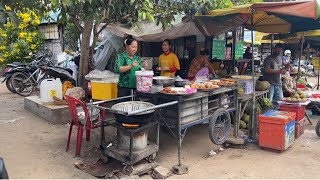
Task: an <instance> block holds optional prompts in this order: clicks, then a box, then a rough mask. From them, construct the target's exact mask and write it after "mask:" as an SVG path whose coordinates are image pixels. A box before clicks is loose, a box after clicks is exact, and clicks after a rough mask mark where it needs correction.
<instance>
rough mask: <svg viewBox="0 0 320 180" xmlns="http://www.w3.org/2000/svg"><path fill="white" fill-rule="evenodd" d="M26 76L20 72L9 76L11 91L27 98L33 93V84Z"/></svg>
mask: <svg viewBox="0 0 320 180" xmlns="http://www.w3.org/2000/svg"><path fill="white" fill-rule="evenodd" d="M27 79H28V75H27V74H25V73H22V72H17V73H14V74H13V75H12V76H11V84H12V87H13V89H14V90H15V91H16V93H17V94H19V95H20V96H29V95H30V94H32V92H33V83H32V81H31V79H28V80H27Z"/></svg>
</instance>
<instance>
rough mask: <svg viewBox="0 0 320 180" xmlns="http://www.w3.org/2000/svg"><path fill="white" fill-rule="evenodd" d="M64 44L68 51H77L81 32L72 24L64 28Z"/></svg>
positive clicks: (69, 23)
mask: <svg viewBox="0 0 320 180" xmlns="http://www.w3.org/2000/svg"><path fill="white" fill-rule="evenodd" d="M63 34H64V43H65V47H66V48H67V49H70V50H72V51H77V46H78V40H79V37H80V32H79V30H78V29H77V28H76V26H75V25H74V24H73V23H72V22H68V23H67V24H66V25H65V26H64V33H63Z"/></svg>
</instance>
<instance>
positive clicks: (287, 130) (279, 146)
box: [259, 110, 296, 151]
mask: <svg viewBox="0 0 320 180" xmlns="http://www.w3.org/2000/svg"><path fill="white" fill-rule="evenodd" d="M295 117H296V115H295V113H293V112H283V111H275V110H270V111H268V112H266V113H264V114H262V115H259V146H260V147H264V148H269V149H274V150H279V151H285V150H286V149H288V148H289V147H290V146H291V144H293V142H294V140H295V120H294V119H295Z"/></svg>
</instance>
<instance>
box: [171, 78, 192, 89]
mask: <svg viewBox="0 0 320 180" xmlns="http://www.w3.org/2000/svg"><path fill="white" fill-rule="evenodd" d="M188 84H190V81H189V80H186V79H183V80H176V81H175V83H174V85H175V86H177V87H183V86H185V85H188Z"/></svg>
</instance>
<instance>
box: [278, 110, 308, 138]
mask: <svg viewBox="0 0 320 180" xmlns="http://www.w3.org/2000/svg"><path fill="white" fill-rule="evenodd" d="M280 111H286V112H294V113H296V123H295V137H296V139H297V138H299V137H300V136H301V135H302V134H303V133H304V125H305V118H304V117H305V106H301V105H291V104H280Z"/></svg>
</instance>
